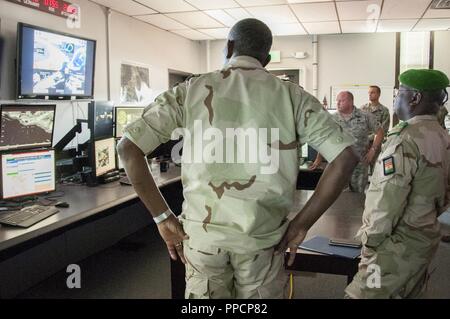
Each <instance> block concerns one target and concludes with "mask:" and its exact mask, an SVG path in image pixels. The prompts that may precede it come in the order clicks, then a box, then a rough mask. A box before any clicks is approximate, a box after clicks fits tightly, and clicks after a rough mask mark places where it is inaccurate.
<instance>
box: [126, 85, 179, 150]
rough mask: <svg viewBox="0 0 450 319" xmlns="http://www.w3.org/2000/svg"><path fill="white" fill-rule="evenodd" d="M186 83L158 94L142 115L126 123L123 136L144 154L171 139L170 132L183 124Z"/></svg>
mask: <svg viewBox="0 0 450 319" xmlns="http://www.w3.org/2000/svg"><path fill="white" fill-rule="evenodd" d="M185 99H186V83H183V84H180V85H178V86H176V87H174V88H173V89H172V90H168V91H166V92H164V93H162V94H161V95H159V96H158V97H157V98H156V99H155V101H154V102H153V103H152V104H150V105H149V106H147V107H146V108H145V110H144V112H143V114H142V117H141V118H140V119H139V120H137V121H135V122H133V123H131V124H130V125H128V126H127V127H126V128H125V130H124V136H125V137H126V138H128V139H129V140H130V141H132V142H133V143H134V144H136V145H137V146H138V147H139V148H140V149H141V150H142V152H143V153H144V154H149V153H151V152H152V151H153V150H154V149H156V148H157V147H158V146H159V145H160V144H163V143H166V142H168V141H169V140H170V139H171V135H172V132H173V131H174V130H175V129H176V128H178V127H183V126H184V107H183V105H184V102H185Z"/></svg>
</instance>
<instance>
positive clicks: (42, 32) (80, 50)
mask: <svg viewBox="0 0 450 319" xmlns="http://www.w3.org/2000/svg"><path fill="white" fill-rule="evenodd" d="M17 35H18V39H17V44H18V50H17V61H18V63H17V67H18V70H17V75H18V81H17V96H18V98H19V99H26V98H34V99H36V98H41V99H44V98H49V99H71V98H84V99H91V98H92V97H93V93H94V70H95V49H96V42H95V40H89V39H84V38H81V37H79V36H74V35H70V34H66V33H62V32H56V31H52V30H48V29H44V28H41V27H37V26H32V25H28V24H23V23H19V24H18V32H17Z"/></svg>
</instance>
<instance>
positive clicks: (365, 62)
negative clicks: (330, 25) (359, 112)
mask: <svg viewBox="0 0 450 319" xmlns="http://www.w3.org/2000/svg"><path fill="white" fill-rule="evenodd" d="M355 84H356V85H378V86H394V84H395V33H378V34H343V35H323V36H320V37H319V100H322V99H323V97H324V96H325V95H326V96H327V98H328V101H329V102H330V88H331V86H335V85H355ZM358 106H359V105H358Z"/></svg>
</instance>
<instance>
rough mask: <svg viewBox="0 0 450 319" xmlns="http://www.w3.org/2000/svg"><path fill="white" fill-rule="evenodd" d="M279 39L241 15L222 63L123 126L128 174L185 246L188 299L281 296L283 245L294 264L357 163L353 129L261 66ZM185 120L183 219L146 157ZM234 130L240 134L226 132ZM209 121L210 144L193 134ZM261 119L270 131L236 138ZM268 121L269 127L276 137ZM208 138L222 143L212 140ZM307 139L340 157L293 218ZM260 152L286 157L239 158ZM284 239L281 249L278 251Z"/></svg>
mask: <svg viewBox="0 0 450 319" xmlns="http://www.w3.org/2000/svg"><path fill="white" fill-rule="evenodd" d="M271 43H272V35H271V32H270V30H269V29H268V28H267V26H266V25H265V24H263V23H262V22H260V21H258V20H256V19H246V20H242V21H240V22H238V23H237V24H236V25H235V26H234V27H233V28H232V30H231V32H230V36H229V40H228V42H227V59H229V61H228V62H227V64H226V65H225V67H224V68H223V69H222V70H220V71H216V72H211V73H207V74H204V75H201V76H196V77H193V78H191V79H190V80H188V81H186V82H185V83H183V84H180V85H178V86H177V87H176V88H174V89H173V90H171V91H167V92H165V93H163V94H162V95H160V96H159V97H158V98H157V99H156V101H155V102H154V103H152V104H151V105H150V106H149V107H148V108H146V110H145V111H144V113H143V116H142V119H140V120H138V121H136V122H135V123H132V124H131V125H129V126H128V127H127V128H126V133H125V135H124V138H123V139H122V141H121V142H120V144H119V147H118V150H119V155H120V157H121V159H122V161H123V163H124V167H125V170H126V172H127V174H128V177H129V178H130V180H131V182H132V183H133V185H134V186H135V189H136V192H137V194H138V195H139V197H140V198H141V200H142V201H143V202H144V204H145V205H146V207H147V208H148V209H149V211H150V212H151V213H152V215H153V216H155V218H156V221H157V223H158V224H157V225H158V229H159V232H160V234H161V236H162V237H163V239H164V241H165V242H166V245H167V247H168V250H169V253H170V255H171V257H172V259H177V256H179V257H180V258H181V260H182V261H183V262H185V263H186V297H187V298H234V297H236V298H281V297H283V295H284V288H285V284H286V282H287V277H286V276H285V274H284V267H283V264H284V251H283V249H285V248H286V247H287V246H289V247H292V254H291V259H290V261H289V262H290V263H292V261H293V260H292V259H293V258H294V256H295V249H296V247H297V245H298V244H300V242H301V241H302V240H303V238H304V236H305V235H306V234H305V233H304V232H303V231H302V230H303V228H304V227H305V225H306V226H308V225H310V224H312V223H314V221H315V220H317V218H318V217H319V215H320V214H321V213H323V212H324V211H325V210H326V209H327V208H328V207H329V206H330V205H331V203H332V202H333V201H334V200H335V199H336V198H337V196H338V195H339V192H340V191H341V190H342V188H343V186H344V184H345V182H346V181H348V178H349V176H350V173H351V171H352V169H353V167H354V165H355V164H356V156H355V154H354V153H353V151H352V149H351V147H350V146H351V145H352V144H353V139H352V138H351V137H350V136H349V135H347V134H345V133H343V132H340V131H339V129H338V126H337V124H336V123H335V122H334V121H333V119H332V118H331V116H330V115H329V114H328V113H327V112H325V111H324V110H323V108H322V106H321V104H320V103H319V101H317V100H316V99H315V98H314V97H312V96H311V95H310V94H308V93H306V92H305V91H304V90H302V89H301V88H300V87H299V86H298V85H295V84H293V83H290V82H285V81H281V80H280V79H278V78H277V77H275V76H273V75H271V74H270V73H269V72H268V71H267V70H265V69H264V66H265V65H267V63H268V62H269V61H270V56H269V50H270V47H271ZM177 128H184V133H185V135H184V139H183V143H184V144H183V156H182V183H183V188H184V198H185V201H184V204H183V212H182V214H181V216H180V219H179V220H178V219H177V218H175V217H174V216H173V215H172V214H170V212H169V213H166V212H167V210H168V208H167V205H166V204H165V203H164V201H163V200H162V199H161V197H160V195H159V193H158V190H157V189H156V186H154V185H153V184H154V183H153V179H152V178H151V176H150V175H149V172H148V168H146V166H145V163H144V161H143V158H144V154H148V153H150V152H151V151H152V150H153V149H155V148H156V147H157V146H158V145H159V144H161V143H163V142H166V141H167V140H169V139H170V138H171V134H172V132H173V131H174V130H175V129H177ZM230 128H233V129H236V128H237V129H241V132H240V133H237V134H236V136H228V135H227V134H226V132H227V130H228V129H230ZM273 128H276V129H278V134H276V133H273V131H272V129H273ZM203 129H204V130H207V131H205V132H204V134H206V135H208V134H209V137H206V135H203V137H200V139H201V138H204V139H205V140H208V142H209V144H208V143H207V142H206V141H204V144H205V145H204V146H203V147H202V146H201V145H200V144H199V142H198V139H197V137H198V135H196V134H200V135H201V134H202V132H203ZM255 129H256V130H259V132H263V133H262V134H260V135H259V136H257V138H258V140H259V143H258V141H256V143H254V144H250V143H248V144H247V145H246V147H244V148H242V147H239V145H238V144H237V140H239V139H240V140H241V141H242V140H244V141H246V140H247V139H246V138H247V137H249V136H251V135H252V132H254V130H255ZM244 130H247V131H244ZM252 130H253V131H252ZM261 130H262V131H261ZM264 130H266V133H267V134H269V135H271V136H269V137H268V139H267V140H266V139H265V135H267V134H266V133H264ZM246 134H248V136H247V135H246ZM255 134H256V133H255ZM272 134H276V135H278V136H274V135H272ZM211 143H212V144H213V145H215V146H219V147H218V148H212V147H211ZM303 143H309V144H310V145H313V146H314V147H316V148H317V149H319V150H320V151H322V152H323V154H324V155H325V157H326V158H327V159H328V160H329V161H330V162H331V167H330V169H329V170H328V172H327V173H326V174H324V176H323V177H322V179H323V180H324V182H323V183H322V184H323V186H322V187H321V188H320V189H318V190H317V191H316V195H315V196H314V198H313V199H311V204H310V205H309V208H308V207H306V209H304V210H303V211H302V212H301V213H299V214H298V215H299V216H300V215H301V217H298V218H296V219H294V220H293V221H292V222H291V223H289V222H288V220H287V216H288V214H289V209H290V208H291V206H292V204H293V195H294V191H295V188H296V181H297V176H298V171H299V163H298V156H297V147H298V146H297V145H298V144H303ZM206 144H207V145H206ZM220 145H226V146H227V147H226V148H225V149H223V148H221V147H220ZM253 147H258V148H259V150H258V149H255V148H253ZM258 151H259V152H260V153H261V152H262V153H267V154H271V155H275V154H279V163H276V164H277V165H276V166H277V167H275V169H274V170H271V171H268V172H264V171H263V168H264V167H266V166H265V165H263V164H264V163H263V162H262V161H261V160H259V161H251V160H246V161H243V162H239V161H237V160H236V158H237V157H240V156H241V155H243V154H244V155H245V153H247V152H248V153H249V156H253V155H258ZM202 154H203V158H202ZM192 157H193V158H192ZM229 158H231V159H234V160H235V161H230V162H229V161H228V159H229ZM205 159H206V160H205ZM225 159H227V160H226V161H225ZM266 168H267V167H266ZM163 212H164V213H163ZM166 215H167V216H166ZM161 216H162V217H161ZM298 224H300V226H301V227H300V226H298ZM287 229H288V231H287ZM282 240H283V241H282ZM281 241H282V243H283V246H282V247H281V248H280V251H281V252H283V253H282V254H275V247H276V246H277V244H279V243H280V242H281ZM294 248H295V249H294Z"/></svg>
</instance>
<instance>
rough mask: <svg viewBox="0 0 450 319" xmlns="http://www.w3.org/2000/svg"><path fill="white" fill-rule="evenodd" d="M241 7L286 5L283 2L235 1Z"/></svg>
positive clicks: (268, 0) (271, 0)
mask: <svg viewBox="0 0 450 319" xmlns="http://www.w3.org/2000/svg"><path fill="white" fill-rule="evenodd" d="M235 1H236V2H237V3H239V4H240V5H241V6H243V7H254V6H268V5H273V4H286V1H285V0H235Z"/></svg>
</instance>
